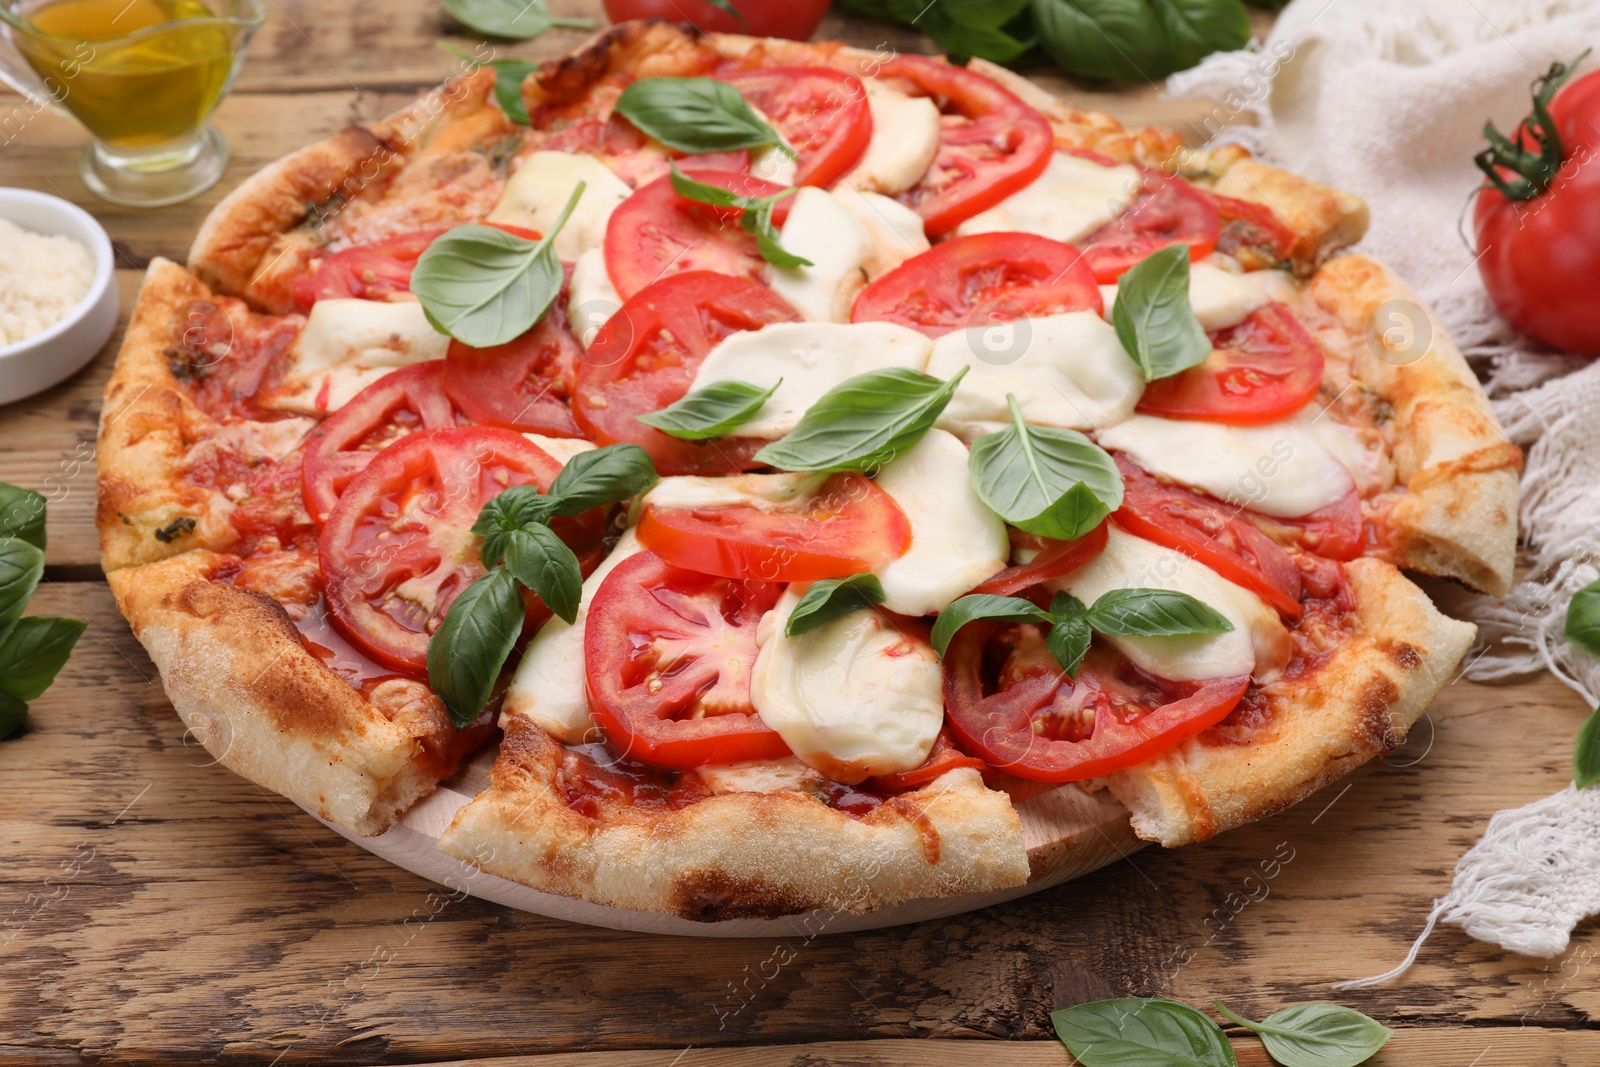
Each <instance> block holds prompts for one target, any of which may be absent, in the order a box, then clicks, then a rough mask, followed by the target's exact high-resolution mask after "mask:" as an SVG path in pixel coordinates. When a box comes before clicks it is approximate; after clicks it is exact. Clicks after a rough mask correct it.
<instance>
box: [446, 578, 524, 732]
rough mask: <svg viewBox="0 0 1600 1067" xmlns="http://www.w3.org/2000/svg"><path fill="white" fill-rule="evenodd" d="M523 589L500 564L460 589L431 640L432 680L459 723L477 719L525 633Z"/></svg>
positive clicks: (455, 720) (461, 725)
mask: <svg viewBox="0 0 1600 1067" xmlns="http://www.w3.org/2000/svg"><path fill="white" fill-rule="evenodd" d="M526 610H527V609H526V606H525V605H524V604H523V602H522V591H521V589H520V588H519V587H518V585H517V580H516V579H515V578H514V577H512V575H511V572H510V571H508V570H506V569H505V568H503V567H496V568H495V569H494V570H491V571H490V572H489V573H488V574H485V575H484V576H483V577H482V578H479V579H478V580H477V581H475V582H473V583H472V584H471V585H469V586H467V587H466V588H465V589H463V590H462V591H461V595H460V596H458V597H456V599H455V602H454V603H452V604H451V605H450V610H449V612H448V613H447V614H446V615H445V617H444V622H443V623H441V624H440V626H439V629H438V630H437V631H436V632H435V633H434V635H433V637H432V639H430V640H429V641H428V684H429V685H431V686H433V691H434V692H435V693H438V694H439V699H441V700H443V701H444V706H445V707H446V708H448V709H449V710H450V720H451V721H452V722H454V723H455V724H456V726H457V727H463V726H466V725H467V724H468V723H470V722H472V721H473V720H474V719H476V718H477V717H478V713H479V712H481V711H482V710H483V706H484V705H485V704H487V703H488V702H489V694H490V693H491V692H492V691H493V690H494V683H495V680H496V679H498V678H499V677H500V669H501V668H502V667H504V666H505V665H506V657H508V656H510V655H511V648H512V646H513V645H515V644H516V643H517V636H518V635H519V634H521V633H522V622H523V619H524V617H525V615H526Z"/></svg>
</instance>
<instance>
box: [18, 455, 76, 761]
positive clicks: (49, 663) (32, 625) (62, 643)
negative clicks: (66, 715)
mask: <svg viewBox="0 0 1600 1067" xmlns="http://www.w3.org/2000/svg"><path fill="white" fill-rule="evenodd" d="M44 519H45V499H44V497H42V496H40V495H39V494H38V493H35V492H34V491H33V490H31V489H21V488H18V487H17V486H14V485H7V484H5V483H4V482H0V739H4V738H7V737H10V736H11V735H13V734H15V733H16V732H17V731H18V730H21V729H22V724H23V723H24V722H25V721H26V720H27V717H28V701H30V700H37V699H38V698H39V697H40V696H41V695H43V693H44V691H45V690H46V689H48V688H50V683H51V682H53V681H55V678H56V675H57V674H58V673H59V672H60V670H61V668H62V666H63V665H65V664H66V662H67V657H68V656H70V655H71V654H72V649H73V647H74V646H75V645H76V644H77V643H78V638H79V637H81V636H83V629H84V626H85V625H86V624H85V623H84V622H83V621H82V620H80V619H61V618H54V617H46V616H30V617H27V618H24V617H23V614H22V613H23V612H24V611H26V610H27V609H28V601H29V599H30V598H32V596H33V592H34V590H35V589H37V588H38V587H39V579H40V578H42V577H44V548H45V531H44Z"/></svg>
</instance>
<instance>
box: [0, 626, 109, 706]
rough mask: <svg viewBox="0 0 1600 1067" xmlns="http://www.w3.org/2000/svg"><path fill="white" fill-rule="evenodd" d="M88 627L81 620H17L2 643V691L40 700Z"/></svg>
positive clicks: (0, 677)
mask: <svg viewBox="0 0 1600 1067" xmlns="http://www.w3.org/2000/svg"><path fill="white" fill-rule="evenodd" d="M86 625H88V624H87V623H85V622H83V620H81V619H55V618H45V617H35V618H27V619H18V620H17V624H16V625H15V626H13V627H12V628H11V632H10V633H9V634H7V635H6V638H5V640H4V641H3V642H0V690H4V691H5V692H7V693H10V694H11V695H12V696H14V697H16V698H17V699H18V700H38V699H39V697H40V696H41V695H43V693H44V691H45V690H46V689H49V688H50V683H51V682H53V681H55V680H56V674H57V673H58V672H59V671H60V670H61V668H62V667H63V666H65V664H66V662H67V657H68V656H70V655H72V647H73V646H74V645H76V644H77V643H78V638H79V637H81V636H82V635H83V628H84V627H85V626H86Z"/></svg>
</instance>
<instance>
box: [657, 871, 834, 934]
mask: <svg viewBox="0 0 1600 1067" xmlns="http://www.w3.org/2000/svg"><path fill="white" fill-rule="evenodd" d="M809 910H811V909H810V907H809V906H807V905H806V904H803V903H801V902H800V901H798V900H795V899H793V898H792V897H790V896H788V895H786V894H785V893H783V891H781V890H779V889H777V888H776V887H774V886H770V885H767V884H766V883H764V882H760V881H755V880H751V879H744V878H732V877H729V876H728V875H727V874H724V873H723V872H721V871H715V870H702V871H691V872H689V873H687V874H685V875H683V876H682V877H680V878H679V879H678V881H677V884H676V885H675V886H674V887H673V899H672V911H673V912H675V913H676V914H678V915H680V916H682V917H683V918H685V919H690V920H692V921H694V922H708V923H709V922H723V921H725V920H727V919H777V918H781V917H782V916H785V915H797V914H799V913H801V912H804V911H809Z"/></svg>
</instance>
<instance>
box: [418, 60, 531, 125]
mask: <svg viewBox="0 0 1600 1067" xmlns="http://www.w3.org/2000/svg"><path fill="white" fill-rule="evenodd" d="M439 47H440V48H442V49H444V50H445V51H446V52H449V53H450V54H451V55H453V56H455V57H456V58H457V59H459V60H461V61H462V62H463V63H466V64H468V65H470V66H471V67H472V68H473V69H477V68H478V67H488V68H489V69H490V70H492V71H494V98H495V101H496V102H497V103H499V105H500V110H501V111H504V112H505V113H506V118H508V119H510V120H511V121H512V122H515V123H516V124H517V125H519V126H527V125H530V124H531V123H532V121H533V120H532V119H531V118H530V117H529V115H528V106H527V105H526V104H524V103H523V102H522V83H523V81H524V80H525V79H526V78H527V77H528V75H530V74H532V73H533V72H534V71H536V70H538V69H539V64H537V63H533V62H530V61H528V60H526V59H479V58H477V57H476V56H469V55H468V54H467V53H465V52H463V51H461V50H460V49H459V48H455V47H452V46H451V45H450V44H449V43H448V42H446V41H440V42H439Z"/></svg>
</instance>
